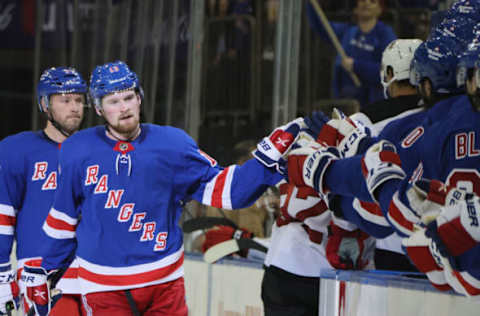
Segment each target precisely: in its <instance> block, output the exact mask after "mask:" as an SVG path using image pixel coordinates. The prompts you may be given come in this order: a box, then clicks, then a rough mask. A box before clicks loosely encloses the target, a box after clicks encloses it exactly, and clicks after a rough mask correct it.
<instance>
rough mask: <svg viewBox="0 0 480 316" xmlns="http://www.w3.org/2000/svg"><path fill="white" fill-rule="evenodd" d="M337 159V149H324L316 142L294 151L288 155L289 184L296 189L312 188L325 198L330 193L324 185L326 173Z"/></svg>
mask: <svg viewBox="0 0 480 316" xmlns="http://www.w3.org/2000/svg"><path fill="white" fill-rule="evenodd" d="M337 159H339V153H338V150H337V149H336V148H335V147H322V146H320V145H319V144H318V143H316V142H311V143H307V144H306V145H304V146H302V147H300V148H297V149H294V150H292V151H291V152H290V153H289V154H288V182H289V183H291V184H294V185H295V186H296V187H303V186H308V187H311V188H313V189H315V191H316V192H317V193H318V194H319V195H320V197H321V198H323V197H324V196H325V195H326V194H327V193H328V190H327V188H325V186H324V183H323V181H324V175H325V172H326V170H327V168H328V166H329V165H330V163H331V162H332V161H334V160H337Z"/></svg>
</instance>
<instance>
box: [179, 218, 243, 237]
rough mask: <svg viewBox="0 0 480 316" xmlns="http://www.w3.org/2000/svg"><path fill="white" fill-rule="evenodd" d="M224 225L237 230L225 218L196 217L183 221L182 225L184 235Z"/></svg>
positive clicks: (232, 223)
mask: <svg viewBox="0 0 480 316" xmlns="http://www.w3.org/2000/svg"><path fill="white" fill-rule="evenodd" d="M218 225H225V226H230V227H233V228H235V229H236V228H238V227H237V225H236V224H235V223H234V222H233V221H231V220H229V219H228V218H226V217H197V218H192V219H189V220H187V221H185V222H184V223H183V225H182V228H183V231H184V232H185V233H191V232H193V231H195V230H200V229H208V228H212V227H213V226H218Z"/></svg>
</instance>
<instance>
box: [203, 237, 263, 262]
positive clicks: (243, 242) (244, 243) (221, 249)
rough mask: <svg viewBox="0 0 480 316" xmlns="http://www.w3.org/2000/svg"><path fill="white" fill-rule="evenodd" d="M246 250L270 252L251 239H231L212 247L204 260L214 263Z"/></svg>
mask: <svg viewBox="0 0 480 316" xmlns="http://www.w3.org/2000/svg"><path fill="white" fill-rule="evenodd" d="M244 249H256V250H258V251H262V252H267V250H268V249H267V247H265V246H263V245H261V244H260V243H258V242H256V241H255V240H253V239H250V238H240V239H230V240H226V241H224V242H221V243H218V244H216V245H215V246H213V247H210V248H209V249H208V250H207V251H206V252H205V253H204V254H203V260H205V262H207V263H214V262H215V261H217V260H220V259H222V258H223V257H226V256H228V255H230V254H232V253H235V252H237V251H240V250H244Z"/></svg>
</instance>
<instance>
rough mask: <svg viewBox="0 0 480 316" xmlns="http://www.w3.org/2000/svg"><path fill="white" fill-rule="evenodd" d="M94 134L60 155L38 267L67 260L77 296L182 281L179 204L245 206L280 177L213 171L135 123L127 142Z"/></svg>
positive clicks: (168, 138) (166, 131)
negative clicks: (74, 262) (71, 259)
mask: <svg viewBox="0 0 480 316" xmlns="http://www.w3.org/2000/svg"><path fill="white" fill-rule="evenodd" d="M105 132H106V130H105V127H103V126H98V127H94V128H90V129H86V130H83V131H80V132H78V133H76V134H75V135H73V136H71V137H70V138H69V139H68V140H67V141H65V142H64V143H63V145H62V149H61V151H60V170H61V173H60V176H59V187H58V190H57V192H56V194H55V199H54V204H53V207H52V208H51V210H50V212H49V215H48V217H47V219H46V221H45V224H44V227H43V228H44V230H45V232H46V233H47V235H48V236H50V237H51V238H49V239H48V241H47V242H46V248H47V251H46V252H47V253H48V255H46V256H44V260H43V262H42V266H43V267H44V268H46V269H47V270H50V269H55V268H60V267H61V266H62V263H63V260H64V258H66V257H67V256H68V255H69V254H70V253H72V252H74V251H75V248H76V256H77V259H78V263H79V270H78V277H79V281H80V287H81V292H82V293H83V294H86V293H91V292H99V291H110V290H120V289H127V288H130V289H131V288H138V287H144V286H148V285H153V284H159V283H163V282H167V281H170V280H173V279H177V278H179V277H181V276H182V275H183V264H182V263H183V259H184V254H183V234H182V231H181V228H180V227H179V225H178V221H179V219H180V215H181V212H182V208H183V205H184V204H185V202H187V201H188V200H189V199H191V198H193V199H195V200H197V201H199V202H202V203H204V204H207V205H211V206H214V207H218V208H224V209H236V208H243V207H247V206H249V205H250V204H252V203H253V202H254V201H255V200H257V199H258V197H260V195H261V194H262V193H263V192H264V191H265V190H266V188H267V187H268V186H269V185H272V184H275V183H277V182H278V181H279V180H280V179H281V177H282V176H281V175H279V174H278V173H276V172H275V171H274V170H270V169H268V168H266V167H264V166H263V165H262V164H260V163H259V162H257V161H256V160H255V159H252V160H249V161H247V162H246V163H245V164H243V165H241V166H236V165H232V166H230V167H227V168H221V167H219V166H218V165H217V162H216V161H215V160H214V159H213V158H211V157H209V156H208V155H206V154H205V153H203V152H202V151H201V150H200V149H199V148H198V147H197V145H196V144H195V142H194V141H193V140H192V139H191V138H190V137H189V136H188V135H187V134H186V133H185V132H184V131H182V130H180V129H177V128H174V127H168V126H158V125H152V124H142V125H141V134H140V136H139V137H138V138H136V139H135V140H134V141H132V142H117V141H114V140H112V139H110V138H108V137H107V136H106V134H105Z"/></svg>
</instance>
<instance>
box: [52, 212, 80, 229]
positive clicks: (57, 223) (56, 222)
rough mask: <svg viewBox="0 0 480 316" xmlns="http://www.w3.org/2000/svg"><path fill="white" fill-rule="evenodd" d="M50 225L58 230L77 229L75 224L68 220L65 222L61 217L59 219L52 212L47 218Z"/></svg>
mask: <svg viewBox="0 0 480 316" xmlns="http://www.w3.org/2000/svg"><path fill="white" fill-rule="evenodd" d="M45 222H46V223H47V225H48V226H50V227H51V228H53V229H56V230H66V231H75V225H70V224H69V223H67V222H64V221H63V220H61V219H58V218H56V217H54V216H52V214H51V213H50V214H48V216H47V219H46V220H45Z"/></svg>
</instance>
